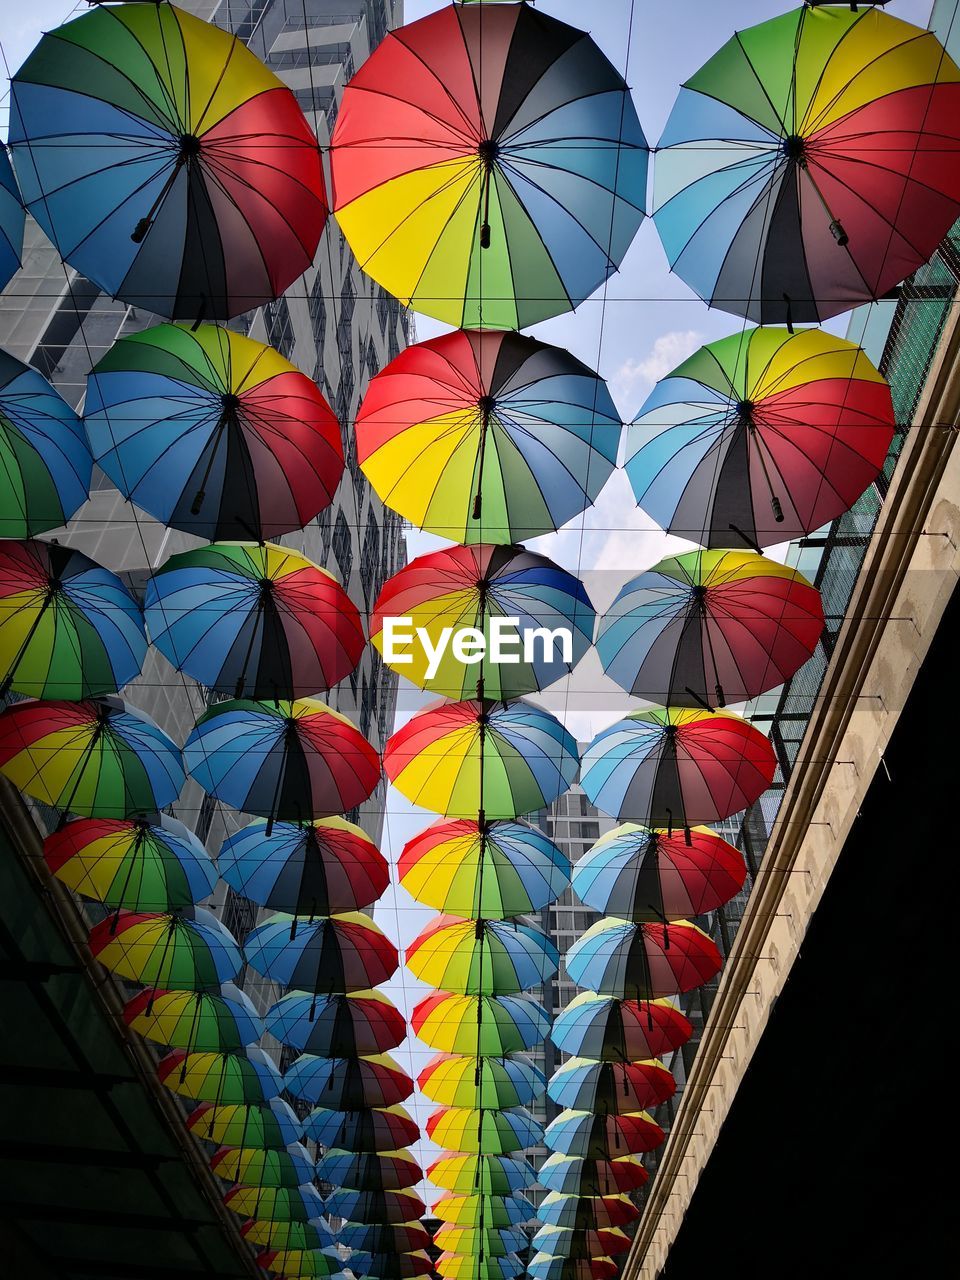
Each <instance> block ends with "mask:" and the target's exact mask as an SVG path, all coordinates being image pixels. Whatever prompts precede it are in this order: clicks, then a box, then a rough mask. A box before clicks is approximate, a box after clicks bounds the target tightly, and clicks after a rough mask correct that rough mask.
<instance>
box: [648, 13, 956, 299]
mask: <svg viewBox="0 0 960 1280" xmlns="http://www.w3.org/2000/svg"><path fill="white" fill-rule="evenodd" d="M958 82H960V70H958V68H957V66H956V64H955V63H954V61H953V59H952V58H950V57H949V56H948V55H947V54H946V53H945V52H944V50H943V47H942V46H941V44H940V42H939V41H938V40H937V38H936V36H934V35H932V34H931V33H930V32H928V31H924V30H921V29H920V28H918V27H914V26H912V25H911V24H910V23H907V22H903V21H901V20H900V19H898V18H893V17H891V16H889V15H888V14H885V13H882V12H881V11H880V10H879V9H878V8H877V7H876V6H874V5H871V6H869V7H866V6H864V7H863V8H859V7H855V8H854V9H852V10H851V9H850V8H849V7H848V6H842V5H816V6H804V7H803V8H799V9H794V10H793V11H792V12H790V13H786V14H783V15H782V16H781V17H777V18H773V19H772V20H771V21H769V22H763V23H760V25H759V26H755V27H750V28H748V29H747V30H745V31H738V32H737V34H736V35H735V36H734V37H733V38H732V39H731V40H730V41H728V42H727V44H725V45H724V46H723V48H722V49H720V51H719V52H718V53H716V54H715V55H714V56H713V57H712V58H711V59H710V60H709V61H708V62H707V63H706V64H705V65H704V66H703V67H701V68H700V70H699V71H698V72H697V73H696V74H695V75H693V76H692V77H691V78H690V79H689V80H687V81H686V83H685V84H684V86H683V88H682V89H681V90H680V96H679V98H678V99H677V103H676V105H675V106H674V108H673V112H672V113H671V115H670V118H669V120H668V121H667V125H666V129H665V130H664V134H663V137H662V138H661V139H660V146H659V149H658V153H657V172H656V182H655V186H654V220H655V222H656V225H657V230H658V231H659V233H660V238H661V240H662V241H663V245H664V248H665V249H666V253H667V259H668V261H669V263H670V266H671V268H672V269H673V270H674V271H676V272H677V274H678V275H680V276H681V277H682V279H683V280H685V281H686V283H687V284H689V285H690V286H691V288H693V289H694V290H695V291H696V292H697V293H698V294H699V295H700V297H701V298H703V299H705V300H706V301H707V302H709V304H710V305H711V306H714V307H720V308H721V309H722V310H724V311H731V312H733V313H734V314H735V315H740V316H746V317H748V318H749V319H750V320H754V321H756V322H757V323H759V324H778V323H783V322H784V320H788V321H789V320H791V319H792V320H798V321H812V322H814V323H816V322H817V321H820V320H824V319H826V318H827V317H828V316H833V315H836V314H837V313H838V312H840V311H848V310H849V309H850V308H851V307H853V306H856V305H857V304H858V303H861V302H870V301H873V300H875V299H877V298H880V297H882V296H883V295H884V294H885V293H886V292H887V291H888V290H889V289H891V288H893V286H894V285H897V284H899V283H900V281H901V280H903V279H905V277H906V276H908V275H910V273H911V272H912V271H914V270H915V269H916V268H917V267H919V266H920V265H921V263H923V262H925V261H926V260H927V258H929V256H930V254H931V253H932V252H933V250H934V249H935V248H936V247H937V245H938V244H939V243H940V241H941V240H942V239H943V237H944V236H945V235H946V233H947V231H948V230H949V229H950V227H951V225H952V224H953V222H954V221H955V220H956V218H957V216H958V214H960V166H958V164H957V158H958V155H960V83H958Z"/></svg>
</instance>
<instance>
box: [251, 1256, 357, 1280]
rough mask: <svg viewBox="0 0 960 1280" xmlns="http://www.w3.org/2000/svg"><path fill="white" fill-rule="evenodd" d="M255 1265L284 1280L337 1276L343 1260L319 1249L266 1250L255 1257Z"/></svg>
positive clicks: (340, 1271) (341, 1269)
mask: <svg viewBox="0 0 960 1280" xmlns="http://www.w3.org/2000/svg"><path fill="white" fill-rule="evenodd" d="M257 1265H258V1266H260V1267H262V1268H263V1269H264V1271H272V1272H273V1274H274V1275H278V1276H284V1277H285V1280H307V1277H312V1276H339V1275H340V1274H341V1273H342V1271H343V1260H342V1259H341V1258H340V1257H339V1256H338V1255H337V1254H336V1253H334V1254H332V1255H328V1254H327V1253H325V1252H322V1251H321V1250H320V1249H277V1250H267V1252H266V1253H261V1254H260V1256H259V1257H258V1258H257Z"/></svg>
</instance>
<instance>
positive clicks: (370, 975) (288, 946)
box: [244, 911, 399, 1012]
mask: <svg viewBox="0 0 960 1280" xmlns="http://www.w3.org/2000/svg"><path fill="white" fill-rule="evenodd" d="M244 955H245V956H246V960H247V964H248V965H250V967H251V969H255V970H256V971H257V973H260V974H263V976H264V977H265V978H271V979H272V980H273V981H274V982H279V983H280V984H281V985H282V986H285V987H300V988H305V989H306V990H308V991H312V992H313V994H314V1000H316V998H317V997H319V996H320V995H343V994H345V993H346V992H348V991H365V990H367V989H368V988H370V987H372V986H375V985H376V984H377V983H379V982H386V980H387V979H388V978H390V977H392V976H393V974H394V973H396V971H397V966H398V963H399V961H398V958H397V949H396V947H395V946H394V945H393V943H392V942H391V941H390V939H389V938H388V937H386V935H385V934H383V933H381V932H380V929H379V928H378V926H377V925H375V924H374V922H373V921H372V920H371V919H370V917H369V916H365V915H363V913H362V912H360V911H350V912H345V913H344V914H343V915H339V916H319V917H318V918H317V919H316V920H311V921H310V922H309V923H307V922H305V921H302V920H301V921H299V922H298V921H297V919H296V917H295V916H288V915H277V916H271V917H270V919H269V920H266V921H265V922H264V923H263V924H261V925H258V926H257V928H256V929H253V930H251V932H250V933H248V934H247V937H246V939H245V941H244ZM308 1012H309V1011H308Z"/></svg>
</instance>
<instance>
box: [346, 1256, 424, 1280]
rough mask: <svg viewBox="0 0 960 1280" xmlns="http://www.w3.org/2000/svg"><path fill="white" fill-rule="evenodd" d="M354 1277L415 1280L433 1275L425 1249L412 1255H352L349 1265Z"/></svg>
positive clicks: (380, 1279)
mask: <svg viewBox="0 0 960 1280" xmlns="http://www.w3.org/2000/svg"><path fill="white" fill-rule="evenodd" d="M347 1265H348V1266H349V1268H350V1274H351V1275H354V1276H376V1277H378V1278H379V1280H415V1277H418V1276H425V1277H431V1276H432V1275H433V1264H432V1263H431V1261H430V1255H429V1254H428V1253H427V1252H426V1251H425V1250H424V1249H418V1250H416V1251H415V1252H410V1253H392V1252H387V1251H386V1250H384V1251H382V1252H381V1253H379V1254H375V1253H357V1252H353V1253H351V1254H350V1260H349V1262H348V1264H347Z"/></svg>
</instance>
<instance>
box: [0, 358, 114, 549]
mask: <svg viewBox="0 0 960 1280" xmlns="http://www.w3.org/2000/svg"><path fill="white" fill-rule="evenodd" d="M92 471H93V459H92V458H91V457H90V450H89V448H88V447H87V438H86V436H85V435H84V434H83V425H82V423H81V422H80V419H79V418H78V417H77V415H76V414H75V413H74V411H73V410H72V409H71V408H70V406H69V405H68V404H67V402H66V401H65V400H63V399H62V398H61V397H60V396H59V395H58V394H57V392H56V391H54V389H53V387H51V385H50V383H49V382H47V380H46V378H43V377H41V375H40V374H39V373H37V371H36V369H33V368H31V367H30V365H28V364H24V363H23V361H22V360H18V359H17V358H16V356H11V355H8V354H7V352H6V351H0V536H2V537H4V538H32V537H33V536H34V535H35V534H38V533H43V532H44V531H45V530H46V529H58V528H59V527H60V526H61V525H62V524H66V523H67V521H68V520H69V519H70V517H71V516H72V515H75V514H76V512H77V511H78V510H79V508H80V507H81V506H82V505H83V503H84V502H86V500H87V495H88V493H89V490H90V477H91V473H92Z"/></svg>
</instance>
